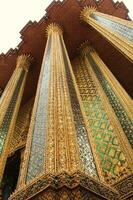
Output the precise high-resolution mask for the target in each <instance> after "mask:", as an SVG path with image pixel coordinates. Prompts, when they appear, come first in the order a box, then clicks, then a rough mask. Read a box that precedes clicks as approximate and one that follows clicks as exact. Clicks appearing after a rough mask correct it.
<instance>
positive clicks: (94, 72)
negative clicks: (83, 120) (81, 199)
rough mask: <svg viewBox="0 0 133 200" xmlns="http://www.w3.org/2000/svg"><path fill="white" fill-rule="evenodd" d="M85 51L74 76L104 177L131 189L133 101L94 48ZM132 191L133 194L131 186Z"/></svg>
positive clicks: (77, 63)
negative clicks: (127, 185)
mask: <svg viewBox="0 0 133 200" xmlns="http://www.w3.org/2000/svg"><path fill="white" fill-rule="evenodd" d="M81 51H82V56H81V57H80V58H78V59H77V60H76V61H75V63H74V66H75V67H74V74H75V77H76V82H77V84H78V87H79V91H80V95H81V100H82V104H83V107H84V111H85V114H86V117H87V119H88V126H89V127H90V129H91V134H92V135H91V140H90V142H91V143H93V149H94V150H96V155H97V159H98V160H99V163H100V168H101V174H100V175H101V176H103V178H104V180H105V181H106V182H107V183H109V184H111V185H112V184H116V183H118V182H119V181H121V180H123V181H125V183H126V184H129V185H131V180H132V178H131V177H132V175H133V170H132V163H133V152H132V148H131V146H132V145H133V143H132V132H133V131H132V128H133V121H132V120H133V117H132V111H131V107H132V101H131V99H130V97H129V96H128V95H127V94H126V92H125V91H124V89H123V88H122V87H121V86H120V84H119V83H118V82H117V80H116V79H115V78H114V76H113V75H112V74H111V72H110V71H109V70H108V69H107V67H106V66H105V64H104V63H103V61H102V60H101V59H100V57H99V56H98V54H97V53H96V51H95V50H94V49H93V48H92V47H90V46H88V45H87V44H86V43H85V44H83V45H82V46H81ZM93 152H94V151H93ZM129 177H130V178H129ZM126 181H127V182H126ZM128 189H129V191H128V192H129V193H130V191H131V186H130V187H129V188H128Z"/></svg>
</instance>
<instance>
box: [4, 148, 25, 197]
mask: <svg viewBox="0 0 133 200" xmlns="http://www.w3.org/2000/svg"><path fill="white" fill-rule="evenodd" d="M20 161H21V153H20V150H18V151H16V152H15V153H14V155H13V156H11V157H9V158H8V159H7V162H6V167H5V171H4V176H3V181H2V200H7V199H8V198H9V196H10V195H11V193H12V192H14V190H15V188H16V185H17V180H18V176H19V168H20Z"/></svg>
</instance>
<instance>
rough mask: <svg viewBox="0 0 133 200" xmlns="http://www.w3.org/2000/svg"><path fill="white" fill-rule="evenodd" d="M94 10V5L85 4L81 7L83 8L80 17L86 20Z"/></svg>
mask: <svg viewBox="0 0 133 200" xmlns="http://www.w3.org/2000/svg"><path fill="white" fill-rule="evenodd" d="M94 12H96V7H93V6H85V7H84V8H83V10H82V11H81V13H80V18H81V20H83V21H86V20H87V17H89V16H90V15H91V14H93V13H94Z"/></svg>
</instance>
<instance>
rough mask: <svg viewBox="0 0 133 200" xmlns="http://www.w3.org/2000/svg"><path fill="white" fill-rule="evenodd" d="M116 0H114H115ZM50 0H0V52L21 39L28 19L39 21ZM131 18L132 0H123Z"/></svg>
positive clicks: (132, 16)
mask: <svg viewBox="0 0 133 200" xmlns="http://www.w3.org/2000/svg"><path fill="white" fill-rule="evenodd" d="M115 1H116V0H115ZM51 2H52V0H0V54H1V53H6V52H7V51H8V50H9V49H10V48H13V49H14V48H15V47H16V46H17V45H18V44H19V43H20V41H21V38H20V36H21V35H20V33H19V32H20V30H21V29H22V28H23V27H24V26H25V25H26V24H27V22H28V21H30V20H31V21H39V20H40V19H41V18H42V17H43V16H44V15H45V8H46V7H47V6H48V5H49V4H50V3H51ZM123 2H124V3H125V5H126V6H127V8H128V9H129V11H130V12H129V16H130V17H131V18H132V19H133V0H123Z"/></svg>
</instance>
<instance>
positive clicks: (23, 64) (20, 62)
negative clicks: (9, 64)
mask: <svg viewBox="0 0 133 200" xmlns="http://www.w3.org/2000/svg"><path fill="white" fill-rule="evenodd" d="M32 62H33V57H32V56H31V55H30V54H22V55H20V56H18V58H17V66H16V67H18V68H23V69H25V70H26V71H28V68H29V66H30V64H31V63H32Z"/></svg>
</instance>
